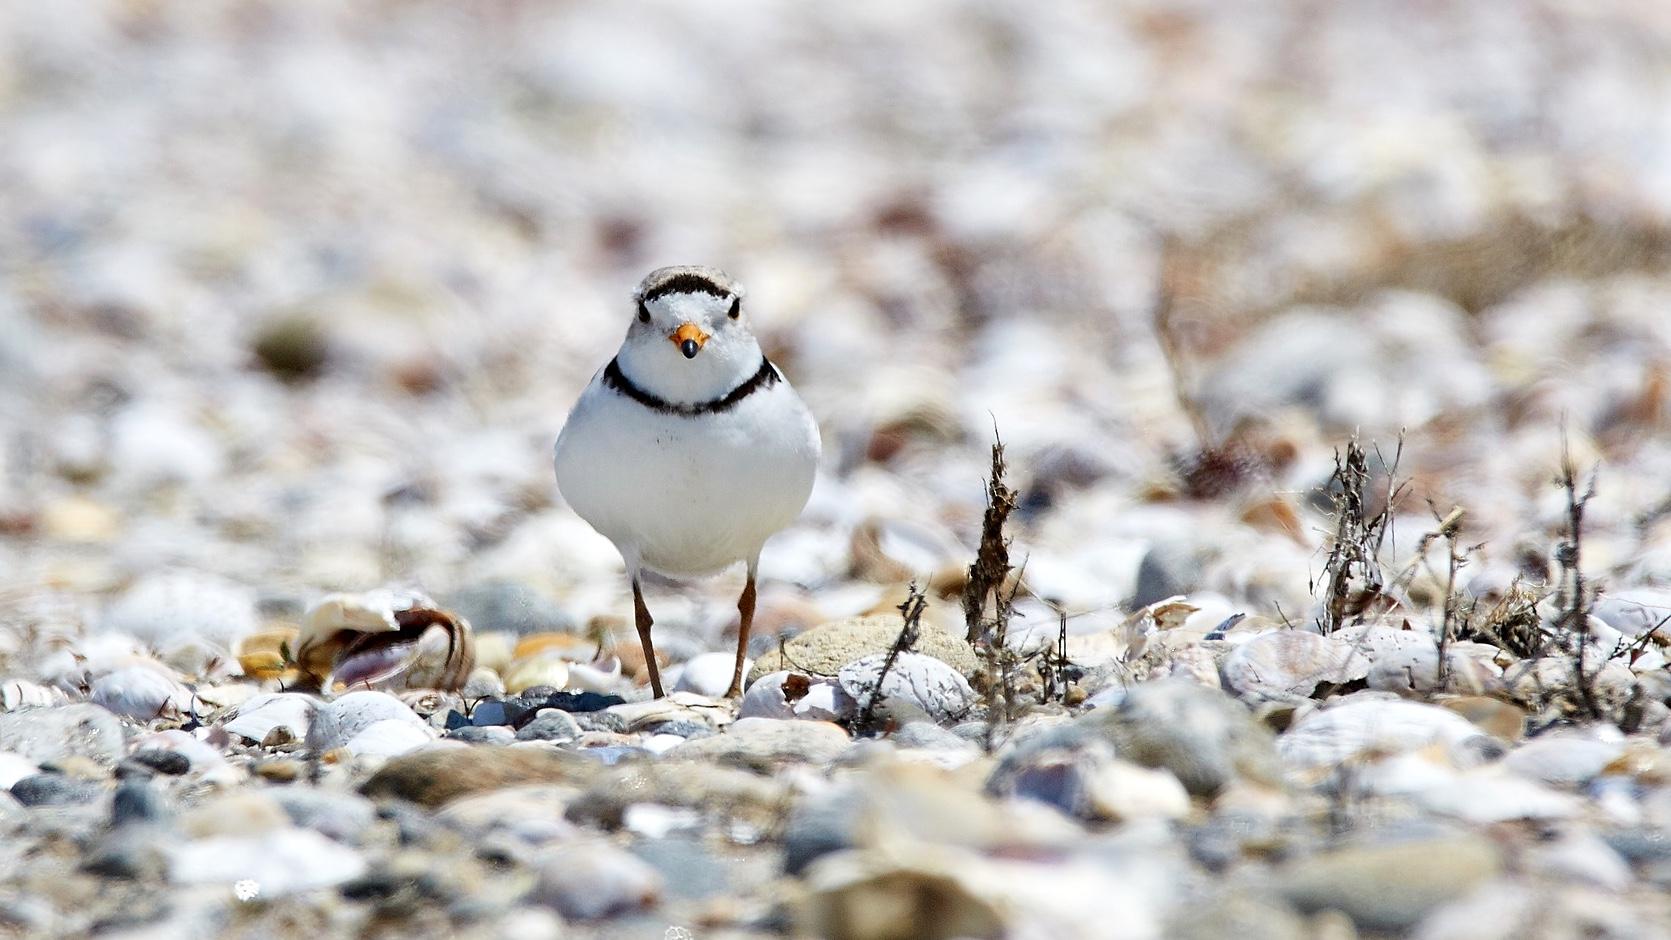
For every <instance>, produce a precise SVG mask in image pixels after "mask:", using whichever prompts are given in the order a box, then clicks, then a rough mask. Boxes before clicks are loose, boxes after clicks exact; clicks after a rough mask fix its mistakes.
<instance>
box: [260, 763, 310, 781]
mask: <svg viewBox="0 0 1671 940" xmlns="http://www.w3.org/2000/svg"><path fill="white" fill-rule="evenodd" d="M250 769H251V770H252V771H253V772H254V773H255V775H256V776H258V777H261V778H262V779H264V780H270V781H272V782H273V783H293V782H295V781H297V780H300V779H301V777H302V773H303V771H305V770H306V769H307V768H306V766H305V765H304V764H303V763H302V762H301V761H299V760H291V759H289V758H280V759H278V760H264V761H260V762H258V763H256V764H255V765H254V766H253V767H251V768H250Z"/></svg>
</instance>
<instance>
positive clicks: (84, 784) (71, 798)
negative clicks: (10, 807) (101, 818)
mask: <svg viewBox="0 0 1671 940" xmlns="http://www.w3.org/2000/svg"><path fill="white" fill-rule="evenodd" d="M103 792H104V788H103V787H101V786H99V785H98V784H96V783H92V782H91V781H87V780H78V779H76V778H74V777H66V776H64V775H63V774H50V773H48V774H34V775H32V776H28V777H24V778H23V779H22V780H19V781H18V782H16V783H14V784H12V790H11V793H12V798H13V799H15V800H17V801H18V802H19V803H22V804H23V805H24V806H74V805H76V804H80V803H91V802H93V801H94V800H96V799H98V798H99V796H100V794H102V793H103Z"/></svg>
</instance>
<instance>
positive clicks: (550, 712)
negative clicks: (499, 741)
mask: <svg viewBox="0 0 1671 940" xmlns="http://www.w3.org/2000/svg"><path fill="white" fill-rule="evenodd" d="M578 737H580V724H579V723H578V722H576V721H575V719H574V716H573V715H570V714H569V713H568V712H566V711H562V710H560V709H556V708H542V709H540V712H539V714H538V715H536V716H535V717H534V720H533V721H530V722H528V723H527V724H525V725H523V726H522V730H520V731H518V732H517V733H516V739H517V740H518V741H573V740H574V739H575V738H578Z"/></svg>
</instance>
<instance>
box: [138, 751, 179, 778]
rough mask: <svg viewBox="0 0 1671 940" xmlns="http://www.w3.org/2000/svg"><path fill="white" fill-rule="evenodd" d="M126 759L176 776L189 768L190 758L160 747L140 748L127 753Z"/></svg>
mask: <svg viewBox="0 0 1671 940" xmlns="http://www.w3.org/2000/svg"><path fill="white" fill-rule="evenodd" d="M128 760H129V761H131V762H133V763H136V764H141V765H143V766H145V767H149V768H150V769H152V770H154V771H156V772H157V773H159V774H165V775H167V776H171V777H178V776H180V775H182V774H185V773H188V772H189V771H190V770H191V758H189V757H187V756H186V755H184V754H182V753H180V752H179V751H169V750H163V749H162V748H141V749H139V750H137V751H134V752H133V753H132V754H130V755H128Z"/></svg>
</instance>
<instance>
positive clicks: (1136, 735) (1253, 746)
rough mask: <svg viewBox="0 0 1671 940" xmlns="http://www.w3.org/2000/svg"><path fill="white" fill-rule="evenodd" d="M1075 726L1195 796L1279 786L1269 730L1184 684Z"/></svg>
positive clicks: (1174, 683)
mask: <svg viewBox="0 0 1671 940" xmlns="http://www.w3.org/2000/svg"><path fill="white" fill-rule="evenodd" d="M1459 720H1460V719H1459ZM1079 721H1080V722H1083V723H1084V725H1085V728H1086V730H1087V731H1089V732H1091V733H1094V734H1098V735H1102V736H1104V737H1106V738H1107V739H1108V740H1109V741H1110V742H1111V743H1113V745H1114V750H1115V753H1116V754H1118V755H1119V756H1120V757H1121V758H1123V759H1125V760H1129V761H1132V762H1134V763H1137V764H1140V765H1142V766H1145V767H1158V768H1164V769H1166V770H1168V771H1171V773H1172V775H1173V776H1174V777H1176V778H1177V779H1178V781H1179V782H1180V783H1182V784H1183V785H1184V788H1185V789H1186V790H1188V791H1189V792H1190V793H1191V794H1193V795H1195V796H1212V795H1214V794H1216V793H1218V792H1219V791H1220V790H1222V789H1224V788H1225V787H1226V786H1228V785H1229V784H1230V783H1231V782H1232V781H1234V780H1237V779H1242V778H1245V779H1248V780H1251V781H1253V782H1255V783H1261V784H1270V785H1275V784H1277V783H1279V782H1280V781H1281V777H1282V773H1281V766H1280V764H1279V763H1278V761H1277V752H1276V748H1275V746H1274V744H1275V742H1274V740H1273V738H1272V735H1271V733H1270V731H1268V730H1267V729H1266V728H1265V727H1264V726H1263V725H1261V724H1259V723H1258V722H1257V721H1255V720H1254V718H1253V715H1252V713H1251V712H1249V711H1248V710H1247V709H1246V708H1245V707H1243V706H1242V705H1241V704H1239V703H1238V702H1236V701H1235V700H1234V699H1232V698H1230V697H1229V696H1228V695H1225V694H1224V693H1223V692H1220V691H1218V690H1217V689H1211V688H1208V687H1206V686H1202V685H1197V684H1196V683H1194V682H1191V681H1189V680H1186V679H1161V680H1157V681H1154V682H1147V683H1143V684H1142V685H1138V686H1134V687H1132V688H1131V689H1129V690H1128V691H1127V694H1126V696H1125V698H1124V700H1122V701H1121V702H1120V704H1119V706H1118V707H1115V708H1112V709H1097V710H1095V711H1092V712H1091V713H1090V714H1089V715H1087V716H1085V717H1084V718H1081V719H1079ZM1285 738H1286V736H1285Z"/></svg>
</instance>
